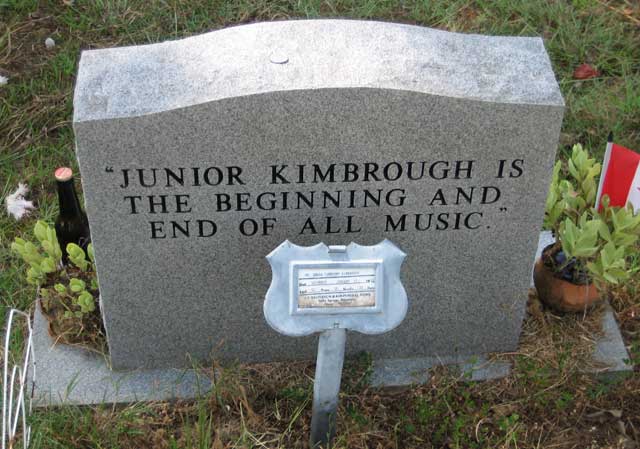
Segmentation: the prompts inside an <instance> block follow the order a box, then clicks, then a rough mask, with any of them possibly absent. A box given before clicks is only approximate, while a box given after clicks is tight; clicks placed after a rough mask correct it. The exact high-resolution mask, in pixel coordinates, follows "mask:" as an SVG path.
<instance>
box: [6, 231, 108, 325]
mask: <svg viewBox="0 0 640 449" xmlns="http://www.w3.org/2000/svg"><path fill="white" fill-rule="evenodd" d="M33 233H34V236H35V237H36V239H37V242H38V243H32V242H30V241H27V240H24V239H22V238H19V237H18V238H16V239H15V241H14V242H13V243H12V245H11V249H12V250H13V251H14V252H16V253H17V254H19V255H20V256H21V257H22V259H23V260H24V261H25V262H26V263H27V264H28V265H29V268H28V269H27V274H26V276H27V282H28V283H30V284H33V285H36V286H38V287H40V296H41V297H42V298H43V300H45V301H46V302H47V304H46V306H48V308H55V307H56V306H62V307H63V308H64V314H63V316H64V317H65V318H72V317H76V318H82V317H83V316H84V315H85V314H88V313H91V312H94V311H95V310H96V303H95V296H94V295H96V296H97V290H98V283H97V280H96V275H95V268H94V263H93V262H94V259H93V246H92V245H91V244H89V247H88V248H87V252H86V253H85V251H84V250H83V249H82V248H81V247H80V246H78V245H76V244H75V243H70V244H68V245H67V248H66V250H67V254H68V256H69V261H70V262H71V265H70V266H67V267H65V266H64V265H63V264H62V251H61V249H60V245H59V243H58V239H57V237H56V233H55V230H54V229H53V228H52V227H51V226H49V225H48V224H47V223H45V222H44V221H38V222H37V223H36V225H35V227H34V230H33Z"/></svg>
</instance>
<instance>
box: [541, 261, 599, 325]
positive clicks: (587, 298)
mask: <svg viewBox="0 0 640 449" xmlns="http://www.w3.org/2000/svg"><path fill="white" fill-rule="evenodd" d="M533 283H534V284H535V286H536V290H538V298H540V301H542V302H543V303H545V304H546V305H548V306H550V307H552V308H554V309H556V310H559V311H561V312H582V311H583V310H585V309H586V308H589V307H591V306H592V305H594V304H596V303H597V302H598V301H600V292H599V291H598V289H597V288H596V286H595V285H594V284H582V285H580V284H573V283H571V282H569V281H565V280H564V279H560V278H558V277H556V276H554V273H553V271H551V270H550V269H549V268H547V267H546V266H545V265H544V263H543V262H542V259H538V260H537V261H536V264H535V267H534V269H533Z"/></svg>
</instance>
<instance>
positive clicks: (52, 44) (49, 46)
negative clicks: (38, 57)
mask: <svg viewBox="0 0 640 449" xmlns="http://www.w3.org/2000/svg"><path fill="white" fill-rule="evenodd" d="M44 46H45V47H47V50H51V49H52V48H53V47H55V46H56V41H54V40H53V39H51V38H50V37H48V38H47V39H46V40H45V41H44Z"/></svg>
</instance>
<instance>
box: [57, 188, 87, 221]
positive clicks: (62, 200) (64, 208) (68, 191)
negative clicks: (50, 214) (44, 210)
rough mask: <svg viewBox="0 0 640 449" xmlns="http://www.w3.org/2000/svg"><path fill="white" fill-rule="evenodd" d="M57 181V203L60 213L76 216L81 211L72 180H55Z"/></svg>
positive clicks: (66, 215)
mask: <svg viewBox="0 0 640 449" xmlns="http://www.w3.org/2000/svg"><path fill="white" fill-rule="evenodd" d="M57 183H58V204H59V205H60V215H63V216H65V217H73V216H78V215H80V214H81V213H82V210H81V209H80V201H79V200H78V195H77V194H76V189H75V187H74V185H73V180H72V179H70V180H68V181H57Z"/></svg>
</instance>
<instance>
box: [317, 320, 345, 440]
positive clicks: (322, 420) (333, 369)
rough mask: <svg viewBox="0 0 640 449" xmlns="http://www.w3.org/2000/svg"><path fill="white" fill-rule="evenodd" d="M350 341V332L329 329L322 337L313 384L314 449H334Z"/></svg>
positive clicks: (319, 343) (319, 342)
mask: <svg viewBox="0 0 640 449" xmlns="http://www.w3.org/2000/svg"><path fill="white" fill-rule="evenodd" d="M346 341H347V331H346V329H329V330H326V331H324V332H322V333H321V334H320V339H319V341H318V359H317V361H316V374H315V379H314V382H313V414H312V416H311V440H310V445H311V447H312V448H313V449H318V448H323V449H328V448H330V447H331V442H332V440H333V437H334V436H335V434H336V412H337V409H338V393H340V380H341V378H342V364H343V363H344V346H345V342H346Z"/></svg>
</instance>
